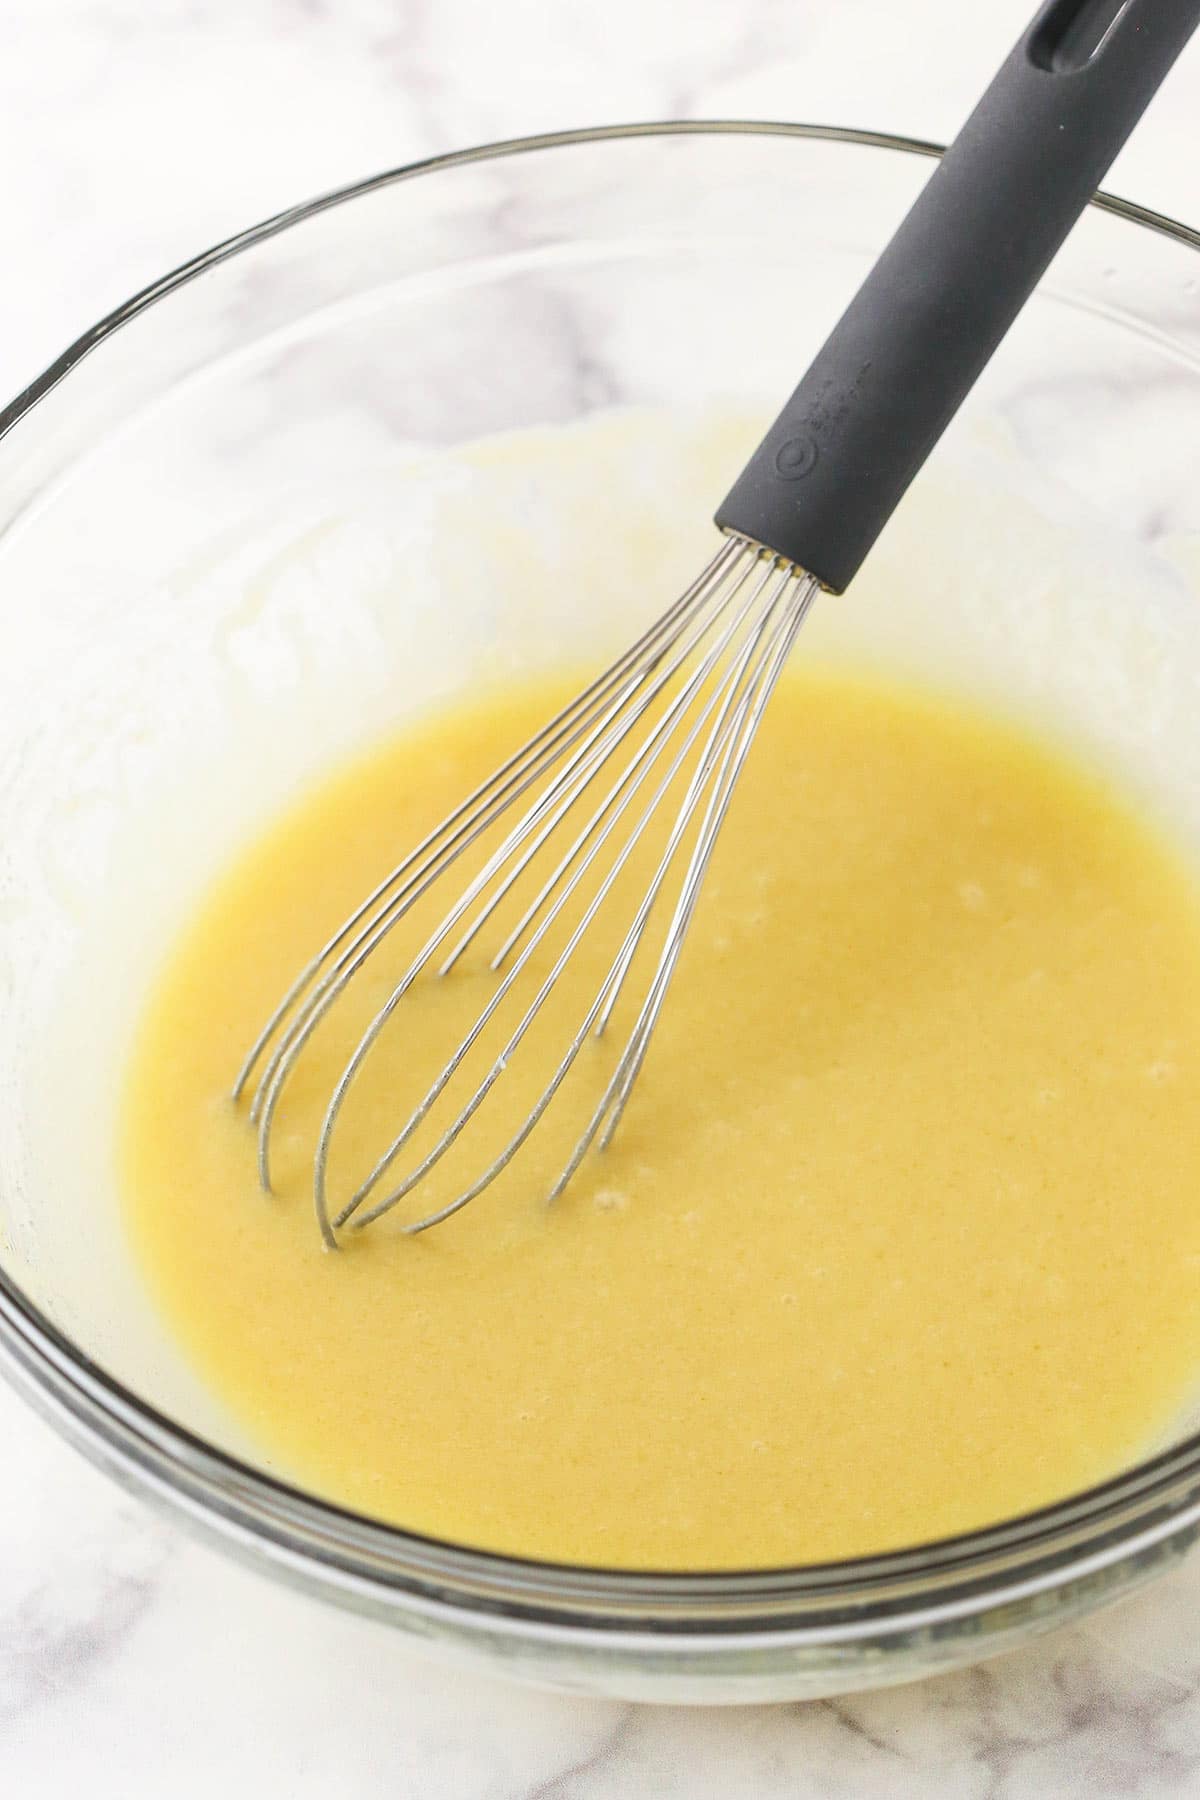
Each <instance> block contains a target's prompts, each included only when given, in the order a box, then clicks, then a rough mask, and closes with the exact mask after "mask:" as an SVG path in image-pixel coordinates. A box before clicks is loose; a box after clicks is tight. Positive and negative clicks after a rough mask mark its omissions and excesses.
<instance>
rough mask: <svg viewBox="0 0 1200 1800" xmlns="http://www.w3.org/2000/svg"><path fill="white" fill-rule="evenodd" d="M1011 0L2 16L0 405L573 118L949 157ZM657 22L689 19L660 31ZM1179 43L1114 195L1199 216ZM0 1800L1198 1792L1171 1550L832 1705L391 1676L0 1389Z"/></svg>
mask: <svg viewBox="0 0 1200 1800" xmlns="http://www.w3.org/2000/svg"><path fill="white" fill-rule="evenodd" d="M1028 4H1029V0H974V4H973V5H971V6H969V7H964V6H963V4H962V0H907V3H906V4H904V5H899V4H888V3H887V0H839V4H837V5H830V4H828V0H692V4H690V5H687V6H680V5H679V4H678V0H607V3H606V4H604V5H600V4H599V3H598V0H571V3H570V4H566V3H561V0H560V4H558V5H553V4H551V3H550V0H540V3H539V0H495V3H494V4H491V5H483V4H481V3H480V0H242V3H241V4H239V5H237V6H230V5H229V4H227V0H3V3H2V4H0V167H3V169H4V171H5V177H4V180H3V182H0V242H2V243H3V245H4V260H5V280H4V282H3V285H2V286H0V391H3V392H4V393H5V394H7V393H9V392H12V391H13V390H15V389H16V388H18V387H19V386H20V385H22V384H23V382H24V381H25V380H27V379H28V378H29V377H30V376H31V375H33V374H34V373H35V372H36V371H37V369H38V368H39V367H40V365H41V364H42V363H43V362H44V361H45V360H47V359H48V358H49V357H50V356H51V355H52V354H53V353H54V352H56V351H57V350H58V349H59V348H61V347H62V345H63V344H64V342H65V341H66V340H67V339H68V338H69V337H71V336H72V335H73V334H74V333H75V332H76V331H77V330H79V329H80V328H82V327H83V326H85V325H86V324H87V323H89V322H90V321H91V320H92V319H94V318H96V317H97V316H98V315H99V314H100V313H102V312H103V311H105V310H106V309H107V308H108V307H109V306H111V305H113V304H114V303H116V302H117V301H119V300H120V299H122V298H123V297H124V296H125V295H127V294H128V293H130V292H131V291H132V290H134V289H135V288H137V287H138V286H140V285H141V284H142V283H144V282H145V281H147V280H149V279H151V278H153V277H154V276H155V275H157V274H158V273H160V272H161V271H162V270H163V269H164V268H165V267H167V266H168V265H170V264H172V263H174V262H176V261H178V260H180V259H181V258H182V257H184V256H185V255H187V254H188V253H189V252H191V251H192V250H194V249H196V248H197V247H198V246H199V245H201V244H203V243H205V242H207V241H210V240H212V239H214V238H216V237H219V236H221V235H224V234H225V233H227V232H229V231H231V230H234V229H236V228H238V227H239V226H241V225H243V224H245V223H247V222H248V221H250V220H251V219H253V218H255V217H258V216H260V215H261V214H263V213H266V212H268V211H271V210H273V209H275V208H276V207H279V206H281V205H284V204H286V203H288V202H289V201H292V200H294V199H297V198H299V197H301V196H304V195H306V194H308V193H310V192H313V191H315V190H318V189H321V188H326V187H329V186H333V185H335V184H337V183H339V182H342V181H344V180H348V179H351V178H353V177H355V176H358V175H361V174H363V173H365V172H367V171H370V170H373V169H376V168H380V167H385V166H388V165H391V164H395V163H399V162H403V161H406V160H408V159H410V158H412V157H414V156H419V155H424V154H428V153H430V152H433V151H437V150H442V149H447V148H450V147H452V146H454V145H457V144H460V143H467V142H475V141H479V140H482V139H486V138H491V137H497V136H507V135H513V134H518V133H521V132H525V131H531V130H543V129H548V128H551V127H554V126H559V125H565V124H575V123H584V122H589V123H590V122H600V121H606V120H614V119H630V118H637V117H652V116H662V115H669V114H677V115H684V116H693V117H699V116H706V115H734V114H741V115H745V116H755V117H778V118H789V117H805V118H813V119H825V120H836V121H840V122H846V123H856V124H870V125H874V126H884V127H891V128H895V129H898V130H902V131H903V130H907V131H913V132H916V133H918V134H921V135H929V136H944V135H948V134H949V133H950V132H951V131H952V130H953V129H954V127H955V125H956V123H957V122H958V120H959V119H960V118H961V116H962V114H963V112H964V110H965V109H966V107H967V105H968V104H969V102H970V100H971V98H972V96H973V92H974V91H975V90H976V89H977V88H978V87H979V86H980V85H981V83H982V82H983V80H984V79H985V78H986V76H987V74H988V72H989V70H990V67H991V66H992V64H993V63H994V62H995V61H996V60H997V59H998V57H999V56H1000V54H1001V53H1002V52H1003V50H1004V49H1005V48H1006V47H1007V44H1008V42H1009V40H1010V39H1011V38H1012V37H1013V36H1014V35H1015V33H1016V31H1017V30H1018V28H1019V26H1020V25H1021V23H1022V22H1023V19H1024V16H1025V13H1026V10H1027V6H1028ZM683 21H686V24H684V23H683ZM1198 113H1200V43H1197V45H1195V46H1194V47H1193V49H1192V50H1191V51H1190V53H1189V54H1188V55H1187V56H1186V57H1185V59H1184V61H1183V62H1182V63H1181V64H1180V66H1179V69H1178V70H1177V72H1176V74H1175V76H1174V77H1173V79H1172V81H1171V83H1170V84H1169V86H1168V87H1167V88H1166V89H1165V90H1164V92H1163V93H1162V94H1161V96H1160V97H1159V98H1158V100H1157V101H1156V102H1155V104H1154V106H1153V107H1152V109H1151V111H1150V114H1149V115H1148V117H1147V119H1146V121H1145V123H1144V125H1143V127H1142V130H1141V132H1140V133H1139V134H1138V136H1137V138H1136V139H1135V141H1134V142H1133V143H1132V144H1131V145H1130V146H1129V147H1128V149H1127V150H1126V152H1125V153H1124V155H1123V156H1122V158H1121V160H1120V162H1119V164H1118V167H1117V169H1116V171H1115V172H1114V174H1113V177H1112V178H1111V182H1110V185H1111V186H1113V187H1115V188H1116V189H1117V190H1118V191H1121V192H1125V193H1128V194H1131V195H1133V196H1134V197H1136V198H1138V199H1141V200H1144V201H1147V202H1148V203H1150V204H1152V205H1156V206H1158V207H1160V208H1161V209H1162V210H1164V211H1167V212H1173V213H1176V214H1178V215H1181V216H1183V217H1186V218H1190V219H1196V218H1200V158H1198V157H1197V154H1196V150H1197V136H1196V132H1197V127H1196V125H1195V120H1196V118H1197V116H1198ZM0 1445H2V1447H3V1448H2V1450H0V1791H3V1792H5V1793H10V1794H13V1795H14V1796H16V1795H20V1796H23V1797H24V1796H29V1797H30V1800H41V1797H43V1796H45V1797H47V1800H52V1797H57V1796H59V1795H64V1796H65V1795H67V1794H76V1793H84V1794H87V1795H88V1796H89V1800H106V1797H107V1796H113V1797H114V1800H115V1797H116V1796H121V1797H122V1800H127V1797H129V1796H139V1795H142V1794H147V1795H149V1794H155V1795H158V1794H170V1795H172V1796H180V1797H186V1796H191V1795H196V1796H200V1795H202V1794H203V1795H206V1796H207V1795H209V1794H211V1793H212V1792H213V1791H222V1790H223V1791H225V1792H229V1793H233V1794H243V1793H250V1792H254V1793H256V1794H262V1795H264V1796H269V1795H274V1794H279V1795H281V1796H288V1800H292V1797H295V1800H307V1797H310V1796H311V1797H314V1800H315V1797H322V1800H323V1797H325V1796H348V1795H357V1794H366V1793H375V1792H386V1793H395V1794H397V1795H403V1796H406V1797H408V1796H411V1797H413V1800H424V1797H425V1796H429V1797H430V1800H432V1797H433V1796H437V1797H438V1800H484V1797H489V1800H490V1797H495V1800H509V1797H511V1800H534V1796H541V1797H542V1800H550V1797H551V1796H553V1797H554V1800H593V1797H600V1796H622V1797H628V1800H637V1797H639V1796H643V1795H644V1796H652V1795H653V1796H663V1797H664V1800H668V1797H670V1796H674V1795H679V1796H688V1797H689V1800H691V1797H692V1796H695V1795H704V1794H710V1793H711V1794H716V1793H720V1794H721V1795H723V1796H726V1795H728V1796H735V1795H736V1796H747V1797H748V1800H769V1797H771V1796H776V1795H785V1794H786V1795H789V1796H805V1795H814V1796H815V1795H829V1796H846V1797H847V1800H860V1797H863V1796H866V1797H868V1800H869V1797H870V1796H873V1795H876V1794H878V1795H889V1796H891V1795H896V1796H899V1795H925V1794H932V1793H938V1794H945V1795H951V1796H963V1797H964V1800H965V1797H973V1796H980V1797H981V1800H982V1797H983V1796H988V1797H989V1800H1013V1797H1016V1796H1022V1797H1024V1796H1035V1795H1036V1796H1047V1797H1048V1800H1050V1797H1053V1796H1075V1795H1080V1796H1082V1795H1085V1794H1086V1795H1092V1796H1095V1795H1108V1794H1114V1795H1115V1794H1123V1795H1124V1794H1130V1795H1147V1796H1149V1795H1168V1794H1171V1795H1174V1794H1190V1793H1193V1792H1197V1793H1200V1625H1198V1624H1197V1602H1198V1601H1200V1560H1197V1561H1195V1562H1193V1564H1192V1565H1191V1567H1190V1569H1188V1570H1185V1571H1184V1572H1183V1574H1182V1575H1181V1576H1179V1577H1176V1578H1175V1579H1174V1580H1172V1581H1170V1582H1167V1583H1165V1584H1163V1585H1162V1586H1160V1587H1158V1588H1156V1589H1154V1590H1151V1591H1150V1592H1148V1593H1146V1594H1145V1595H1143V1596H1142V1597H1140V1598H1138V1599H1137V1600H1135V1601H1132V1602H1128V1603H1126V1604H1125V1605H1124V1606H1123V1607H1121V1608H1119V1609H1117V1610H1116V1611H1114V1612H1112V1613H1109V1614H1106V1615H1103V1616H1102V1617H1100V1618H1097V1619H1095V1620H1093V1621H1091V1622H1089V1623H1088V1624H1087V1625H1086V1626H1084V1627H1083V1628H1081V1629H1077V1630H1075V1631H1072V1632H1070V1633H1067V1634H1063V1635H1060V1636H1058V1637H1056V1638H1052V1639H1050V1640H1048V1641H1047V1642H1045V1643H1043V1644H1041V1645H1040V1646H1038V1647H1037V1648H1035V1649H1033V1650H1030V1651H1027V1652H1023V1653H1019V1654H1016V1655H1013V1656H1010V1657H1008V1658H1006V1659H1003V1660H1001V1661H998V1662H995V1663H992V1664H990V1665H987V1666H985V1667H981V1668H978V1669H975V1670H972V1671H968V1672H966V1673H963V1674H959V1675H955V1676H951V1677H946V1678H943V1679H941V1680H938V1681H936V1682H931V1683H928V1684H925V1685H923V1686H919V1687H910V1688H904V1689H899V1690H895V1691H892V1692H889V1693H882V1694H877V1695H873V1696H866V1697H862V1698H857V1699H850V1700H846V1701H836V1702H827V1703H824V1704H819V1705H807V1706H802V1707H781V1708H773V1709H739V1710H734V1711H728V1712H719V1713H717V1712H714V1713H690V1712H679V1713H675V1712H670V1711H665V1710H664V1711H656V1710H653V1709H644V1708H638V1709H633V1708H630V1709H625V1708H622V1707H619V1706H615V1705H611V1704H607V1703H600V1702H596V1703H591V1702H586V1701H579V1700H566V1699H558V1698H554V1697H548V1696H543V1695H537V1694H531V1693H527V1692H523V1691H519V1690H516V1689H511V1688H508V1687H506V1686H503V1685H500V1684H497V1683H491V1682H489V1681H486V1680H483V1679H479V1678H471V1679H464V1678H463V1677H462V1676H460V1675H455V1674H449V1673H446V1672H445V1671H443V1670H440V1669H438V1668H434V1667H429V1666H426V1665H424V1664H422V1663H419V1662H416V1661H414V1660H413V1659H412V1658H411V1656H409V1655H407V1654H404V1653H402V1652H401V1650H400V1649H399V1647H398V1645H397V1644H396V1643H395V1641H394V1640H393V1639H392V1638H390V1637H389V1636H388V1634H387V1633H386V1632H385V1631H383V1630H382V1629H381V1628H378V1627H374V1626H370V1625H367V1624H364V1623H361V1622H358V1621H355V1620H351V1619H348V1618H343V1617H340V1616H336V1615H334V1614H332V1613H329V1612H327V1611H325V1610H324V1609H322V1608H319V1607H318V1606H317V1605H316V1604H315V1603H313V1602H310V1601H307V1600H302V1599H298V1598H296V1597H293V1596H291V1595H289V1594H286V1593H284V1592H282V1591H280V1590H277V1589H276V1588H274V1587H272V1586H270V1585H269V1584H267V1583H265V1582H264V1581H262V1580H261V1579H260V1578H258V1577H255V1576H251V1575H249V1574H246V1573H244V1572H243V1571H241V1570H240V1569H238V1568H235V1567H234V1566H232V1565H231V1564H228V1563H226V1562H224V1561H223V1560H221V1559H220V1558H219V1557H217V1556H216V1555H215V1554H213V1553H212V1552H209V1551H206V1550H201V1549H199V1548H196V1547H195V1546H193V1545H192V1544H190V1543H189V1542H186V1541H184V1540H183V1539H182V1538H181V1537H180V1536H178V1535H177V1533H176V1532H175V1531H174V1530H173V1529H171V1528H169V1527H167V1526H164V1525H162V1524H160V1523H159V1522H158V1521H157V1520H155V1519H153V1518H151V1517H150V1516H149V1515H148V1514H147V1513H146V1512H144V1511H143V1510H142V1509H141V1508H140V1507H139V1506H138V1505H136V1504H135V1503H133V1502H131V1501H129V1500H127V1499H126V1498H125V1497H124V1496H123V1495H121V1494H120V1493H119V1492H118V1491H117V1490H116V1489H115V1488H113V1487H111V1486H109V1485H108V1484H107V1483H106V1482H105V1481H104V1480H103V1479H102V1478H101V1477H99V1476H98V1475H96V1474H94V1473H93V1472H92V1471H91V1470H90V1469H89V1468H88V1467H86V1466H85V1465H84V1464H83V1463H82V1462H80V1461H79V1460H78V1459H77V1458H76V1457H75V1456H74V1454H73V1453H71V1452H70V1451H68V1450H67V1449H65V1448H64V1447H63V1446H62V1445H60V1444H59V1443H58V1442H57V1441H56V1440H55V1439H54V1438H53V1437H52V1436H51V1434H50V1433H49V1431H48V1430H47V1429H46V1428H45V1427H44V1426H42V1425H41V1424H40V1423H39V1422H37V1421H36V1420H34V1419H33V1418H32V1417H30V1416H29V1415H28V1414H27V1413H26V1412H25V1410H24V1409H23V1407H22V1406H21V1404H20V1403H19V1402H18V1401H17V1400H16V1399H15V1398H14V1397H13V1396H11V1395H10V1394H9V1393H8V1392H7V1391H0Z"/></svg>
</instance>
